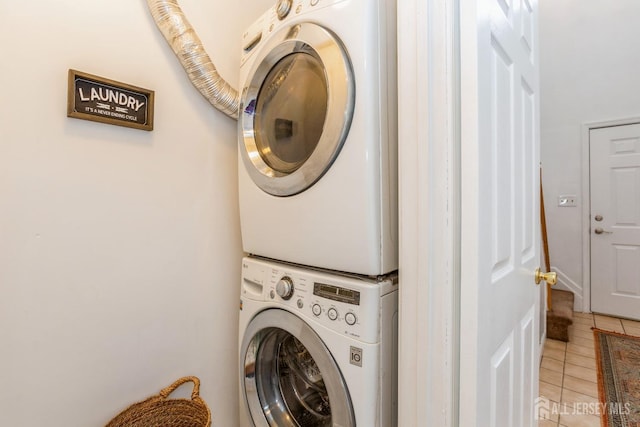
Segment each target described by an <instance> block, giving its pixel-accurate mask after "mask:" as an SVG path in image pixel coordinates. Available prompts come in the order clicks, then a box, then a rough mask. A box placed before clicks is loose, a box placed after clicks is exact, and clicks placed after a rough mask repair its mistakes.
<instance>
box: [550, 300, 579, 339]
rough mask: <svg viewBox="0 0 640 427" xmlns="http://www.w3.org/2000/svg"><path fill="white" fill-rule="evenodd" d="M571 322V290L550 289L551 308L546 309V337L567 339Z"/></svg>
mask: <svg viewBox="0 0 640 427" xmlns="http://www.w3.org/2000/svg"><path fill="white" fill-rule="evenodd" d="M572 323H573V292H569V291H561V290H560V289H551V309H550V310H548V311H547V338H551V339H554V340H560V341H565V342H567V341H569V325H571V324H572Z"/></svg>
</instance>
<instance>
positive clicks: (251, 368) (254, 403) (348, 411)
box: [240, 309, 355, 427]
mask: <svg viewBox="0 0 640 427" xmlns="http://www.w3.org/2000/svg"><path fill="white" fill-rule="evenodd" d="M271 329H280V330H283V331H285V332H287V333H289V334H290V335H291V336H293V337H295V338H296V339H298V340H299V341H300V342H301V343H302V344H303V345H304V346H305V347H306V349H307V350H308V351H309V353H310V354H311V357H312V358H313V359H314V361H315V362H316V363H317V365H318V368H319V369H320V372H322V373H323V379H324V384H325V387H326V389H327V393H328V395H329V402H330V405H331V425H339V426H343V427H354V426H355V417H354V414H353V407H352V405H351V397H350V395H349V390H348V388H347V385H346V383H345V381H344V378H343V377H342V373H341V372H340V368H339V367H338V365H337V364H336V362H335V360H334V359H333V356H332V355H331V353H330V352H329V350H328V349H327V347H326V346H325V344H324V343H323V342H322V340H321V339H320V337H318V335H317V334H316V333H315V331H314V330H313V329H312V328H311V327H310V326H309V325H308V324H307V323H305V322H304V321H303V320H302V319H300V318H299V317H297V316H295V315H293V314H291V313H289V312H287V311H284V310H280V309H269V310H265V311H262V312H260V313H259V314H258V315H256V316H255V317H254V318H253V319H252V320H251V322H249V325H248V326H247V328H246V330H245V334H244V337H243V340H242V346H241V349H240V369H241V373H240V377H241V381H240V382H241V387H242V391H243V396H244V400H245V404H246V406H247V407H248V409H249V412H250V415H251V418H252V420H253V422H254V424H255V425H256V426H258V427H263V426H274V427H275V426H277V427H294V426H296V424H290V425H284V424H282V423H281V422H280V424H277V423H276V422H277V421H278V420H276V419H275V417H274V416H273V415H272V414H271V411H270V410H267V411H265V408H266V407H267V403H265V402H261V401H260V396H259V393H258V389H259V387H260V384H258V382H257V381H258V380H257V378H256V362H258V360H257V356H258V353H259V349H260V342H259V340H260V338H259V337H260V332H261V331H265V330H271ZM256 341H258V342H256ZM271 380H275V378H271ZM271 403H272V404H275V406H277V407H279V408H281V409H285V408H286V404H285V402H271ZM265 412H269V414H265ZM284 412H285V411H284V410H283V413H284Z"/></svg>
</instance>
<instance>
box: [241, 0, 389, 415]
mask: <svg viewBox="0 0 640 427" xmlns="http://www.w3.org/2000/svg"><path fill="white" fill-rule="evenodd" d="M395 34H396V11H395V1H389V0H368V1H358V0H279V1H278V2H277V4H275V5H274V6H273V7H272V8H270V9H269V10H268V11H267V12H266V13H264V14H263V15H262V16H261V17H260V18H259V19H258V20H257V21H256V22H255V23H254V24H253V25H252V26H251V27H250V28H249V29H248V30H247V31H246V32H245V33H244V34H243V37H242V48H243V51H242V63H241V69H240V77H241V80H240V83H241V94H240V96H241V98H240V112H239V120H238V123H239V162H240V164H239V189H240V190H239V191H240V193H239V196H240V219H241V229H242V243H243V249H244V250H245V252H247V254H248V256H246V257H245V258H243V261H242V280H241V310H240V337H239V342H240V373H239V377H240V392H241V409H240V421H241V426H243V427H245V426H258V427H262V426H277V427H289V426H291V427H306V426H335V427H338V426H339V427H353V426H362V427H375V426H377V427H389V426H395V425H397V316H398V309H397V305H398V292H397V289H398V280H397V267H398V242H397V237H398V226H397V136H396V135H397V117H396V116H397V105H396V102H397V101H396V46H395V44H396V36H395Z"/></svg>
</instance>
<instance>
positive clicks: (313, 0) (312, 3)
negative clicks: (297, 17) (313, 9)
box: [311, 0, 320, 6]
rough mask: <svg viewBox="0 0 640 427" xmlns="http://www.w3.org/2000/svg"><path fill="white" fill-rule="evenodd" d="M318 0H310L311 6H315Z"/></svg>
mask: <svg viewBox="0 0 640 427" xmlns="http://www.w3.org/2000/svg"><path fill="white" fill-rule="evenodd" d="M319 1H320V0H311V6H315V5H317V4H318V2H319Z"/></svg>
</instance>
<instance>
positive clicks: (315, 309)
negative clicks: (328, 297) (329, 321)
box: [311, 304, 322, 317]
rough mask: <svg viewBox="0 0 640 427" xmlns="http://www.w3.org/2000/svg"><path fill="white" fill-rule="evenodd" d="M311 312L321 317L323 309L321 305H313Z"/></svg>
mask: <svg viewBox="0 0 640 427" xmlns="http://www.w3.org/2000/svg"><path fill="white" fill-rule="evenodd" d="M311 312H312V313H313V314H314V315H315V316H316V317H317V316H320V313H322V307H320V304H313V305H312V306H311Z"/></svg>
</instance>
